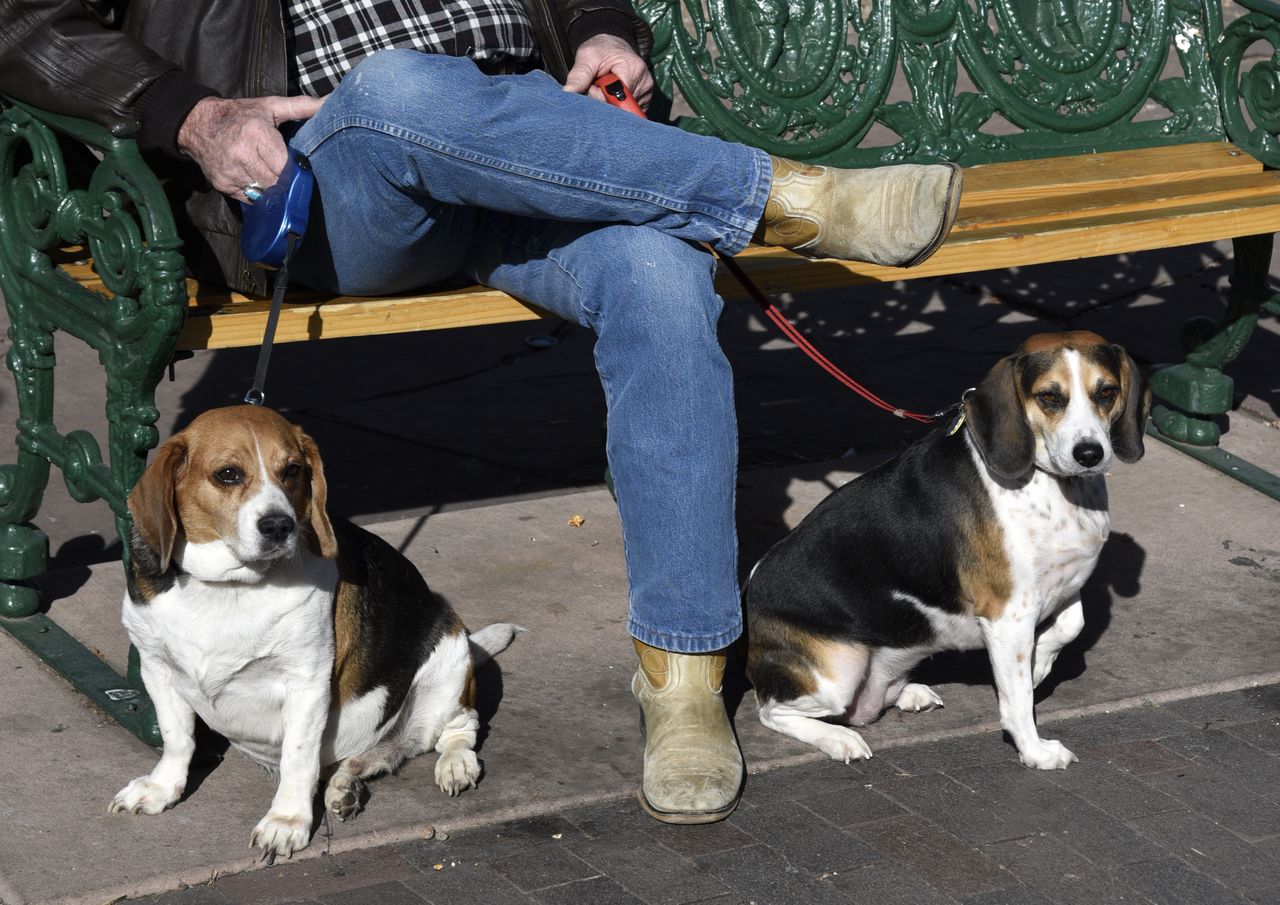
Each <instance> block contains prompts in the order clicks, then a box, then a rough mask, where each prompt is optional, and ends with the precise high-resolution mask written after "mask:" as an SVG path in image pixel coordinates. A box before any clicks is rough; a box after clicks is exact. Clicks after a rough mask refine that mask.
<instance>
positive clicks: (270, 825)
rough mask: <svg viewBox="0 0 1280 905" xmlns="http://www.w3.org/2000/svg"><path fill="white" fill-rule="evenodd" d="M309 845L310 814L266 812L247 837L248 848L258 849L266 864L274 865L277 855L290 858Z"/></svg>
mask: <svg viewBox="0 0 1280 905" xmlns="http://www.w3.org/2000/svg"><path fill="white" fill-rule="evenodd" d="M310 844H311V815H310V814H277V813H276V812H275V811H268V812H267V816H266V817H263V818H262V819H261V820H259V821H258V825H257V826H256V827H254V828H253V835H252V836H250V837H249V845H250V847H252V848H257V849H260V850H261V852H262V860H264V861H266V862H267V863H268V864H274V863H275V861H276V857H277V856H279V855H283V856H284V857H286V858H292V857H293V853H294V852H300V851H302V850H303V849H304V848H306V847H307V846H308V845H310Z"/></svg>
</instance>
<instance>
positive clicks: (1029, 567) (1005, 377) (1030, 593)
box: [744, 331, 1150, 770]
mask: <svg viewBox="0 0 1280 905" xmlns="http://www.w3.org/2000/svg"><path fill="white" fill-rule="evenodd" d="M1149 407H1150V392H1149V390H1148V389H1147V384H1146V381H1145V379H1144V378H1143V377H1142V375H1141V374H1140V373H1139V371H1138V369H1137V367H1136V366H1135V365H1134V363H1133V360H1132V359H1131V358H1130V357H1129V356H1128V355H1127V354H1126V353H1125V351H1124V350H1123V349H1121V348H1120V347H1119V346H1116V345H1112V344H1109V343H1107V342H1106V341H1105V340H1104V339H1102V337H1100V336H1097V335H1096V334H1093V333H1088V332H1083V331H1077V332H1072V333H1059V334H1041V335H1039V336H1033V337H1031V338H1030V339H1028V340H1027V341H1026V342H1024V343H1023V344H1022V345H1021V346H1020V347H1019V348H1018V349H1017V351H1016V352H1014V354H1013V355H1011V356H1009V357H1007V358H1005V359H1003V360H1001V361H1000V362H999V363H997V364H996V366H995V367H994V368H993V369H992V370H991V372H990V373H989V374H988V375H987V376H986V378H985V379H984V380H983V381H982V383H981V385H980V386H978V387H977V389H976V390H975V391H973V392H970V393H968V394H967V395H966V397H965V399H964V402H963V405H962V409H961V414H960V416H959V417H958V418H957V419H956V420H955V421H953V422H952V423H951V424H950V425H948V426H947V427H944V428H940V429H938V430H936V431H934V432H932V433H931V434H929V435H928V436H926V437H924V438H923V439H921V440H920V441H919V442H917V443H915V444H913V445H912V446H911V447H909V448H908V449H907V450H906V451H905V452H903V453H902V454H901V455H899V456H898V457H896V458H894V459H892V460H891V461H889V462H886V463H885V464H883V465H881V466H879V467H878V468H875V469H873V470H872V471H869V472H868V473H866V474H865V475H863V476H861V477H859V478H857V479H856V480H854V481H850V482H849V483H848V484H846V485H845V486H843V487H841V488H840V489H838V490H836V491H835V492H834V493H832V494H831V495H830V496H829V497H827V498H826V499H825V500H823V502H822V503H821V504H819V505H818V506H817V507H816V508H815V509H814V510H813V512H811V513H810V514H809V515H808V516H807V517H806V518H805V519H804V520H803V521H802V522H801V523H800V525H799V526H798V527H797V528H796V529H795V530H794V531H792V532H791V533H790V534H789V535H788V536H787V537H785V538H783V539H782V540H781V541H780V542H779V543H778V544H776V545H775V546H774V547H773V548H772V549H771V550H769V552H768V553H767V554H766V555H765V556H764V558H763V559H762V560H761V561H760V562H759V564H758V565H757V566H756V568H755V569H754V570H753V571H752V574H751V577H750V579H749V580H748V583H747V586H746V589H745V592H744V599H745V605H746V609H747V618H748V637H749V647H748V655H747V673H748V676H749V678H750V680H751V683H752V685H753V686H754V688H755V693H756V698H757V700H758V702H759V705H760V720H761V721H762V722H763V723H764V724H765V725H766V726H768V727H770V728H771V729H776V730H777V731H779V732H782V733H785V734H786V735H791V736H794V737H795V738H798V739H800V740H801V741H804V742H808V743H809V744H811V745H813V746H815V747H817V748H819V749H820V750H822V751H823V752H825V753H826V754H827V755H829V756H830V757H832V758H834V759H836V760H842V761H845V762H848V761H850V760H852V759H856V758H865V757H870V756H871V749H870V748H869V747H867V744H866V742H864V741H863V739H862V737H861V736H860V735H859V734H858V733H857V732H856V731H855V730H854V729H852V728H850V726H851V725H853V726H861V725H864V724H866V723H868V722H870V721H872V720H875V719H876V718H877V717H878V716H879V715H880V713H881V712H882V711H883V710H884V708H885V707H886V706H889V705H893V706H896V707H898V708H899V709H901V710H908V711H920V710H929V709H932V708H934V707H939V706H941V705H942V700H941V699H940V698H939V697H938V696H937V695H936V694H935V693H934V692H933V691H932V690H931V689H930V688H928V687H927V686H924V685H920V684H914V683H909V682H908V681H907V677H908V674H909V672H910V671H911V669H912V667H914V666H915V665H916V664H917V663H919V662H920V660H922V659H923V658H924V657H927V656H929V655H930V654H933V653H935V652H937V651H941V650H947V649H958V650H964V649H973V648H979V647H983V646H985V647H986V649H987V652H988V655H989V656H990V658H991V665H992V668H993V670H994V674H995V683H996V690H997V693H998V697H999V703H1000V723H1001V725H1002V726H1003V727H1004V728H1005V730H1006V731H1008V733H1009V734H1010V735H1011V736H1012V738H1013V741H1014V744H1015V745H1017V748H1018V754H1019V757H1020V758H1021V760H1022V763H1023V764H1025V765H1027V766H1028V767H1036V768H1038V769H1042V770H1050V769H1062V768H1065V767H1066V766H1067V764H1069V763H1070V762H1072V761H1073V760H1075V759H1076V757H1075V755H1074V754H1072V753H1071V752H1070V751H1069V750H1067V748H1065V747H1064V746H1063V745H1062V744H1061V743H1060V742H1057V741H1052V740H1049V739H1042V738H1041V737H1040V735H1039V733H1038V732H1037V731H1036V726H1035V719H1034V713H1033V707H1032V704H1033V699H1032V695H1033V689H1034V688H1035V687H1036V686H1037V685H1039V684H1040V683H1041V682H1042V681H1043V680H1044V678H1045V676H1046V675H1048V673H1049V669H1050V668H1051V667H1052V666H1053V662H1054V660H1055V659H1056V658H1057V656H1058V653H1059V651H1061V650H1062V648H1063V646H1064V645H1066V644H1068V643H1070V642H1071V641H1072V640H1073V639H1075V637H1076V636H1077V635H1078V634H1079V633H1080V630H1081V628H1083V626H1084V611H1083V608H1082V606H1081V603H1080V588H1081V587H1082V586H1083V585H1084V583H1085V581H1086V579H1088V577H1089V575H1090V573H1091V572H1092V571H1093V568H1094V565H1095V564H1096V563H1097V561H1098V555H1099V553H1100V552H1101V550H1102V545H1103V543H1104V542H1105V541H1106V539H1107V534H1108V532H1109V530H1110V515H1109V513H1108V511H1107V491H1106V485H1105V483H1104V475H1105V473H1106V471H1107V469H1108V468H1109V467H1110V465H1111V460H1112V456H1113V455H1114V456H1116V457H1118V458H1119V459H1121V460H1122V461H1125V462H1135V461H1137V460H1138V459H1140V458H1141V457H1142V454H1143V445H1142V439H1143V429H1144V426H1145V423H1146V418H1147V413H1148V410H1149Z"/></svg>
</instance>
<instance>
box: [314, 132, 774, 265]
mask: <svg viewBox="0 0 1280 905" xmlns="http://www.w3.org/2000/svg"><path fill="white" fill-rule="evenodd" d="M345 129H368V130H369V131H371V132H378V133H381V134H383V135H388V136H391V137H392V138H398V139H401V140H403V141H408V142H411V143H413V144H416V145H418V146H419V147H423V148H426V149H428V150H430V151H433V152H435V153H437V154H442V155H444V156H446V157H452V158H453V159H455V160H461V161H466V162H467V163H470V164H475V165H477V166H484V167H488V168H489V169H492V170H497V171H499V172H502V173H508V174H510V175H513V176H521V177H523V178H526V179H536V180H538V181H541V182H545V183H547V184H549V185H556V186H562V187H565V188H573V189H578V190H579V191H585V192H593V193H595V194H598V195H607V196H609V197H613V198H622V199H625V200H628V201H641V202H644V203H646V204H652V205H654V206H656V207H661V208H664V209H666V210H670V211H676V212H679V213H682V214H690V213H696V214H699V215H701V216H705V217H707V218H709V219H711V220H716V221H718V222H720V223H723V224H725V225H726V226H728V227H730V228H731V229H733V230H735V231H737V232H738V233H739V234H744V233H745V236H743V238H742V240H741V241H740V242H739V241H735V242H734V243H733V246H734V247H736V249H737V250H739V251H740V250H741V249H742V248H745V247H746V245H747V243H748V242H749V241H750V240H751V234H752V232H753V231H754V230H755V226H756V223H755V222H753V221H751V220H750V219H749V218H746V217H740V216H738V215H736V214H732V213H721V212H717V211H708V210H702V209H700V208H693V207H690V206H687V205H683V204H681V203H679V202H678V201H676V200H675V199H673V198H669V197H667V196H666V195H662V194H659V193H656V192H641V191H627V190H624V189H621V188H619V187H617V186H612V185H609V184H608V183H603V182H590V181H585V180H573V179H569V178H556V177H554V176H550V175H548V174H546V173H544V172H542V171H539V170H530V169H527V168H523V167H515V166H511V165H509V164H507V165H504V163H503V162H502V161H501V160H499V159H497V158H492V157H484V156H481V155H472V154H464V153H461V152H459V151H458V150H456V149H455V148H451V147H448V146H446V145H443V144H440V143H439V142H435V141H432V140H430V139H428V138H427V137H426V136H424V135H422V134H421V133H418V132H413V131H410V130H408V129H400V128H396V127H395V126H390V125H388V124H386V123H384V122H381V121H380V120H377V119H373V118H371V117H367V116H351V115H347V116H338V117H334V118H333V121H332V122H330V123H328V128H326V129H325V131H324V132H322V133H320V134H319V135H318V136H315V137H314V139H313V140H310V141H308V142H307V146H306V147H305V148H304V149H303V153H304V154H308V155H309V154H313V153H315V150H316V149H317V148H319V147H320V145H322V144H323V143H324V142H325V141H327V140H328V139H330V138H332V137H333V136H334V135H336V134H337V133H339V132H341V131H343V130H345ZM761 160H765V161H767V156H765V155H763V154H762V155H759V156H758V157H757V180H756V190H755V192H754V195H755V196H759V195H760V194H761V191H762V190H763V192H764V193H765V197H767V193H768V187H767V184H765V183H764V181H763V180H762V178H761V175H762V173H761V172H760V171H761V169H762V167H763V164H761V163H760V161H761ZM757 200H758V198H757V197H753V198H752V202H751V204H752V207H751V209H752V210H754V209H755V202H756V201H757ZM759 207H760V208H761V209H762V210H763V208H764V202H763V200H761V201H760V204H759Z"/></svg>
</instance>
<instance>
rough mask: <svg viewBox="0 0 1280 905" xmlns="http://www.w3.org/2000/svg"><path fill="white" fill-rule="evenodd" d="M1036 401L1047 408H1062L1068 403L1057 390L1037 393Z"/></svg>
mask: <svg viewBox="0 0 1280 905" xmlns="http://www.w3.org/2000/svg"><path fill="white" fill-rule="evenodd" d="M1036 402H1039V403H1040V404H1041V405H1042V406H1044V407H1045V408H1046V409H1060V408H1062V407H1063V406H1065V405H1066V404H1067V400H1066V399H1064V398H1063V396H1062V394H1061V393H1059V392H1058V391H1057V390H1042V391H1041V392H1039V393H1036Z"/></svg>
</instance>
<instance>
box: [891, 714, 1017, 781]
mask: <svg viewBox="0 0 1280 905" xmlns="http://www.w3.org/2000/svg"><path fill="white" fill-rule="evenodd" d="M992 712H993V715H994V705H993V711H992ZM875 759H876V760H881V759H883V761H886V762H889V763H892V764H893V765H894V766H895V767H897V768H898V769H899V770H900V771H901V772H903V773H912V774H914V773H931V772H933V771H934V770H948V769H954V768H959V767H967V766H971V765H973V764H987V763H995V762H999V761H1006V760H1010V759H1012V761H1013V762H1014V763H1017V762H1018V752H1017V749H1016V748H1014V747H1013V745H1011V744H1009V743H1008V742H1006V741H1005V740H1004V735H1003V733H1000V732H985V733H983V734H982V735H967V736H963V737H961V738H953V739H946V740H945V741H940V742H933V743H931V744H927V745H911V746H909V747H906V748H891V749H889V750H888V751H885V752H883V753H882V754H881V755H879V756H878V757H877V758H875Z"/></svg>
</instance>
